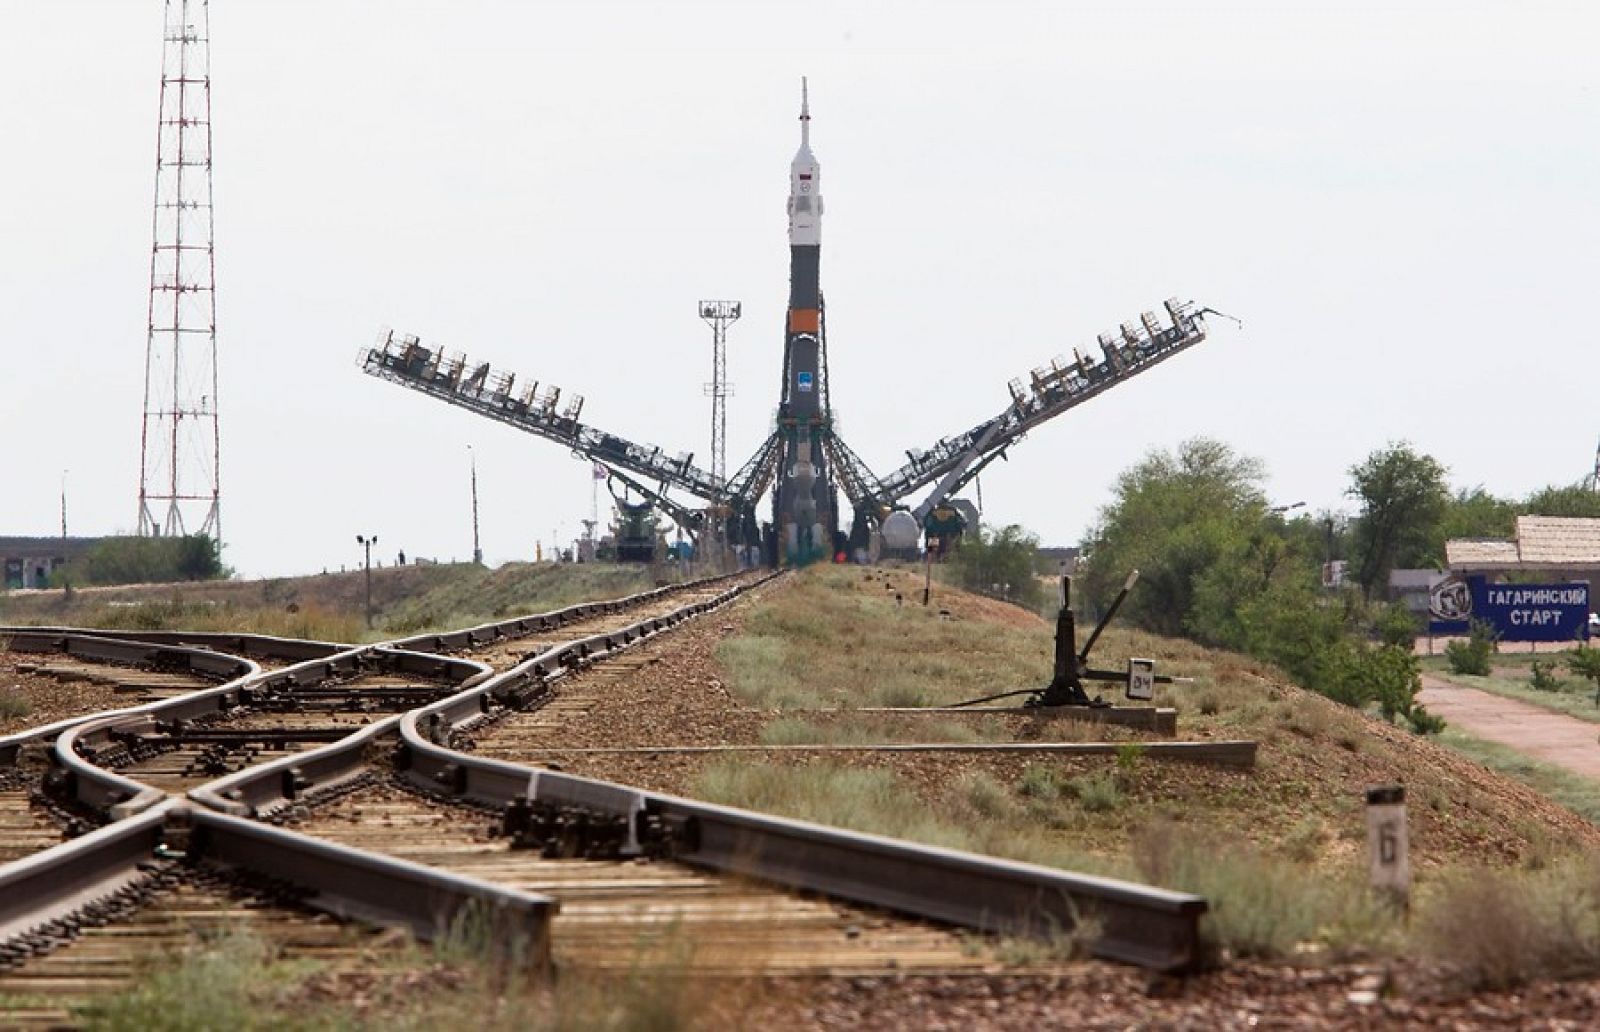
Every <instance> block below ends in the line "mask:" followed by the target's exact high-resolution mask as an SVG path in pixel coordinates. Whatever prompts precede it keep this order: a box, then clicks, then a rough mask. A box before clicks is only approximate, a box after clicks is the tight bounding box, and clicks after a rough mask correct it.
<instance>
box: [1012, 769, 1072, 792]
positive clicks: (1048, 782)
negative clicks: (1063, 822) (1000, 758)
mask: <svg viewBox="0 0 1600 1032" xmlns="http://www.w3.org/2000/svg"><path fill="white" fill-rule="evenodd" d="M1061 788H1062V785H1061V779H1060V778H1059V777H1058V776H1057V775H1056V772H1055V771H1053V770H1051V769H1050V768H1049V767H1046V766H1044V765H1043V764H1039V763H1030V764H1028V765H1027V766H1026V767H1024V768H1022V777H1020V778H1019V779H1017V791H1018V792H1020V793H1021V794H1022V795H1024V796H1026V797H1027V798H1029V799H1044V800H1049V799H1059V798H1060V797H1061Z"/></svg>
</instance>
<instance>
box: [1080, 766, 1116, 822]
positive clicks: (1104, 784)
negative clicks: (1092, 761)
mask: <svg viewBox="0 0 1600 1032" xmlns="http://www.w3.org/2000/svg"><path fill="white" fill-rule="evenodd" d="M1072 790H1073V792H1074V793H1076V794H1077V796H1078V802H1079V804H1080V805H1082V806H1083V808H1084V809H1085V810H1088V811H1089V812H1090V813H1109V812H1111V811H1112V810H1115V809H1116V808H1117V807H1118V806H1120V805H1122V789H1120V788H1118V787H1117V780H1116V778H1114V777H1112V776H1111V775H1110V774H1090V775H1086V776H1084V777H1081V778H1073V779H1072Z"/></svg>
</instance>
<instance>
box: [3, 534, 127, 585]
mask: <svg viewBox="0 0 1600 1032" xmlns="http://www.w3.org/2000/svg"><path fill="white" fill-rule="evenodd" d="M102 540H104V539H103V538H97V537H93V538H90V537H0V590H6V591H10V590H12V589H15V588H42V587H45V586H47V585H48V584H49V582H50V575H51V574H52V573H54V572H55V570H56V568H57V567H59V566H62V565H65V564H66V563H70V562H71V561H72V560H74V559H76V558H77V557H79V556H81V555H83V554H85V553H86V552H88V551H89V550H90V549H92V548H94V546H95V545H98V544H99V543H100V542H101V541H102Z"/></svg>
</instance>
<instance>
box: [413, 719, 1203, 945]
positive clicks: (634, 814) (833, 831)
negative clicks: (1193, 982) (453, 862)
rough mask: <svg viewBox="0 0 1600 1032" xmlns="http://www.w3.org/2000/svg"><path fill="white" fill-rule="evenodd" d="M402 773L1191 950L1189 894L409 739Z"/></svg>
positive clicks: (1039, 933) (882, 886)
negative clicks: (653, 826)
mask: <svg viewBox="0 0 1600 1032" xmlns="http://www.w3.org/2000/svg"><path fill="white" fill-rule="evenodd" d="M407 744H408V746H409V748H410V750H411V757H412V758H411V762H410V765H409V767H408V769H407V771H406V776H407V777H408V778H410V779H411V780H412V781H413V782H414V783H416V784H418V785H419V786H421V787H423V788H425V789H428V790H431V791H435V792H439V791H445V792H447V793H449V794H453V795H456V796H458V797H460V798H463V799H466V800H470V801H472V802H474V803H478V804H480V805H488V806H497V807H506V806H509V805H511V804H514V803H518V802H522V801H527V802H540V803H547V804H552V805H555V806H561V807H576V808H579V809H583V810H587V811H591V812H597V813H602V814H605V815H607V816H611V817H616V818H622V819H625V820H627V821H629V822H630V825H629V827H630V838H631V839H632V840H634V841H637V840H638V839H639V838H640V837H641V836H642V834H643V833H644V832H643V823H644V822H646V821H654V822H657V823H663V824H667V825H671V826H675V827H677V828H680V829H682V832H681V834H680V835H679V837H678V840H677V841H676V842H675V843H674V845H673V849H672V853H671V855H672V856H673V857H674V858H675V859H677V860H679V861H682V862H684V863H688V864H697V865H700V866H704V867H708V868H712V869H714V870H719V871H725V872H728V873H732V874H737V875H740V876H742V877H748V878H752V879H755V880H759V881H764V882H768V883H771V884H776V885H781V886H785V887H788V888H793V889H800V890H804V891H811V892H819V893H822V894H825V895H829V896H833V897H835V898H839V899H845V900H849V901H852V902H855V903H861V904H866V905H869V906H874V907H880V908H882V909H886V910H892V911H896V912H899V913H904V914H909V915H912V916H915V917H921V918H925V919H929V920H935V921H940V922H944V923H949V924H954V925H958V926H961V927H966V928H973V929H977V930H979V931H983V932H988V933H997V934H1006V935H1021V936H1028V937H1034V938H1043V939H1051V938H1053V937H1056V936H1059V935H1061V934H1063V933H1064V932H1068V931H1070V930H1071V929H1073V928H1074V927H1077V926H1078V924H1079V922H1080V921H1084V920H1089V921H1093V922H1094V923H1095V924H1096V926H1097V938H1096V939H1095V941H1094V942H1093V944H1092V945H1091V947H1090V948H1091V951H1092V952H1093V953H1094V954H1095V955H1096V956H1099V957H1102V958H1105V959H1108V960H1116V961H1121V962H1125V963H1130V964H1136V965H1138V966H1140V967H1145V968H1150V969H1153V970H1159V971H1172V972H1180V971H1185V970H1189V969H1192V968H1194V967H1195V966H1197V965H1198V964H1199V963H1200V962H1201V960H1202V957H1203V952H1202V948H1201V941H1200V930H1199V923H1200V918H1201V916H1202V915H1204V914H1205V912H1206V910H1207V903H1206V901H1205V899H1204V898H1202V897H1200V896H1195V895H1191V894H1189V893H1182V892H1173V891H1170V890H1167V889H1161V888H1155V887H1153V886H1148V885H1139V884H1136V883H1133V882H1125V881H1120V880H1117V879H1111V878H1101V877H1098V876H1094V875H1084V874H1078V873H1075V872H1071V871H1063V870H1057V869H1054V868H1047V867H1041V866H1038V865H1034V864H1026V863H1021V862H1018V861H1012V860H1003V859H999V858H996V857H991V856H983V855H979V854H975V853H966V852H961V851H957V850H949V849H942V848H940V847H936V846H925V845H921V844H918V843H912V842H906V841H902V840H898V839H890V838H884V837H882V836H876V835H866V834H862V833H859V832H853V831H846V830H843V829H840V828H832V827H825V826H822V825H817V824H810V823H808V822H805V821H797V820H790V819H788V818H784V817H775V816H772V815H770V814H762V813H754V812H751V811H748V810H740V809H736V808H733V807H726V806H717V805H715V804H710V803H701V802H696V801H694V800H689V799H681V798H678V797H675V796H669V795H664V794H660V793H654V792H649V791H645V790H643V789H637V788H632V787H630V786H626V785H617V784H613V783H610V782H604V781H597V780H594V779H590V778H582V777H577V776H575V775H570V774H563V773H559V772H556V771H550V770H539V769H535V768H531V767H526V766H522V765H520V764H514V763H508V762H505V761H502V760H494V759H489V758H486V757H480V756H474V755H471V754H464V753H456V752H451V751H450V750H448V749H444V748H442V747H439V746H437V745H433V744H432V743H428V742H423V741H417V742H408V743H407Z"/></svg>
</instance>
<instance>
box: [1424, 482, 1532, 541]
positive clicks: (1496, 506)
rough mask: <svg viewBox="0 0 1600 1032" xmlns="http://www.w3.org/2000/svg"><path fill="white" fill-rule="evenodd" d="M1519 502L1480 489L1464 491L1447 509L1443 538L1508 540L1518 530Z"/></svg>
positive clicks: (1441, 531) (1465, 489)
mask: <svg viewBox="0 0 1600 1032" xmlns="http://www.w3.org/2000/svg"><path fill="white" fill-rule="evenodd" d="M1516 522H1517V503H1516V502H1514V501H1512V500H1511V499H1509V498H1498V497H1496V496H1494V495H1492V494H1490V493H1489V492H1488V491H1485V490H1484V489H1483V488H1482V487H1481V486H1479V487H1473V488H1465V487H1463V488H1461V489H1460V490H1458V491H1457V492H1456V493H1455V494H1454V495H1452V496H1451V498H1450V503H1449V505H1447V506H1446V507H1445V512H1444V520H1443V522H1442V524H1441V525H1440V536H1441V537H1442V538H1444V539H1445V540H1446V541H1448V540H1450V539H1451V538H1509V537H1510V536H1511V535H1512V534H1513V533H1515V531H1516Z"/></svg>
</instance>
